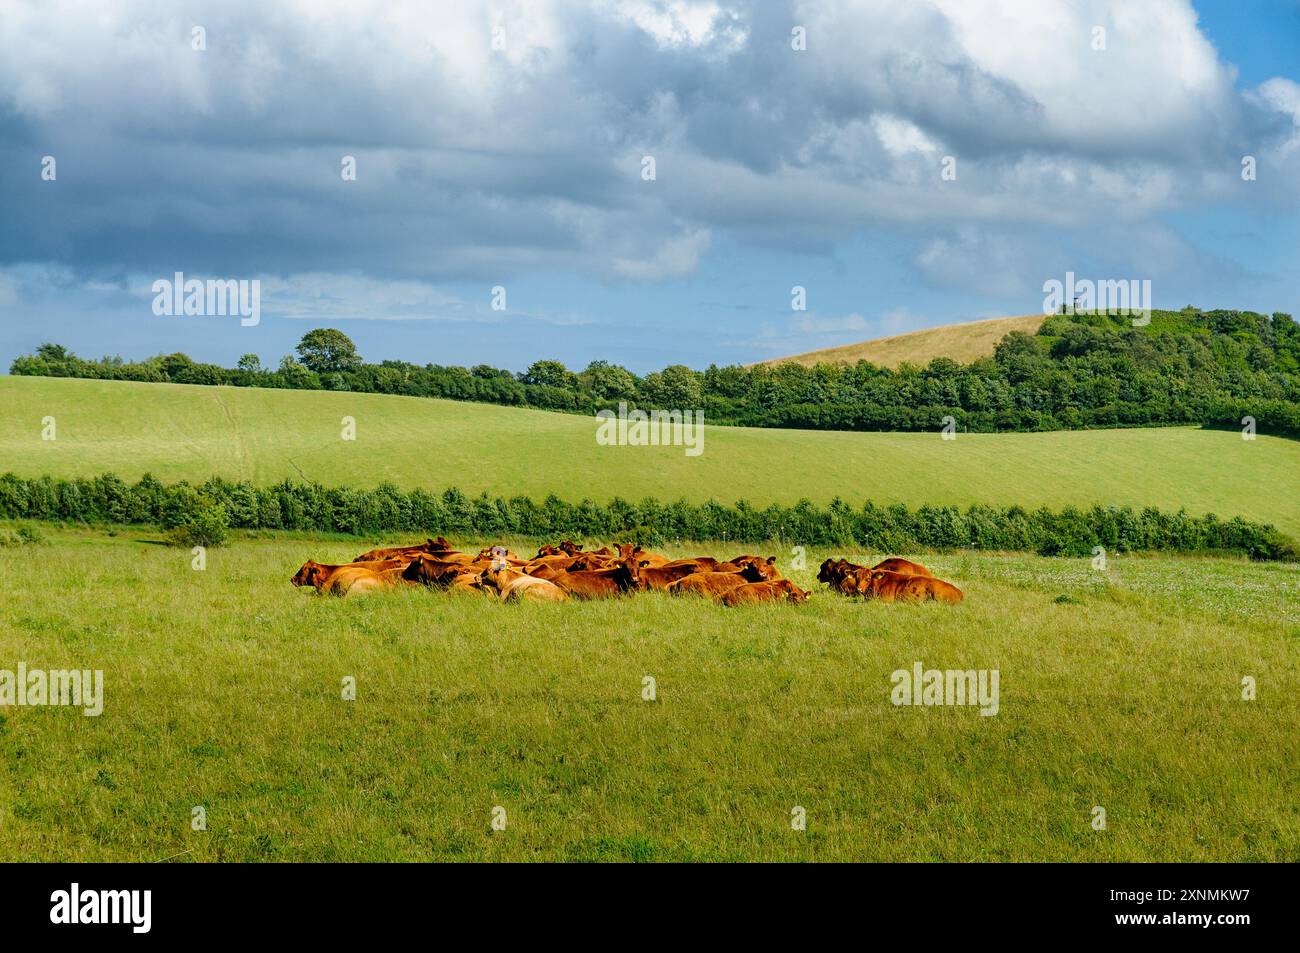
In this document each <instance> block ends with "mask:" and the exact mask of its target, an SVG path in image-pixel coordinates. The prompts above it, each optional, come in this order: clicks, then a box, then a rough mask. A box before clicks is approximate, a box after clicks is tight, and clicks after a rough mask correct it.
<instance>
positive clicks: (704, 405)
mask: <svg viewBox="0 0 1300 953" xmlns="http://www.w3.org/2000/svg"><path fill="white" fill-rule="evenodd" d="M10 372H11V373H13V374H34V375H51V376H58V377H91V378H107V379H122V380H138V381H171V382H174V383H183V384H226V385H233V386H238V387H285V388H300V389H326V390H346V391H359V392H365V393H380V394H405V395H409V396H418V397H441V398H448V399H451V400H468V401H481V402H485V403H493V404H504V405H508V406H526V407H539V408H545V409H550V410H561V411H569V412H575V413H588V414H589V413H594V412H595V411H597V410H600V409H603V408H615V407H617V405H618V404H619V402H621V401H626V402H627V403H628V404H629V405H630V406H632V407H641V408H643V409H647V410H648V409H654V408H660V409H683V410H686V409H699V410H703V411H704V414H705V417H706V419H707V420H709V421H711V422H713V423H726V424H739V425H745V426H756V427H795V428H803V429H820V430H937V429H938V428H939V427H940V426H941V423H942V421H943V420H944V418H945V417H952V418H953V419H954V420H955V422H956V425H957V426H958V427H959V428H960V429H962V430H968V431H978V432H993V431H1031V430H1058V429H1078V428H1084V427H1116V426H1153V425H1164V424H1209V425H1220V426H1230V427H1238V426H1241V424H1242V418H1244V417H1250V418H1253V419H1254V421H1255V425H1256V427H1257V428H1258V430H1259V431H1261V432H1265V433H1269V432H1271V433H1289V434H1296V433H1300V325H1297V324H1296V322H1295V321H1294V320H1293V319H1292V318H1291V316H1290V315H1287V314H1280V313H1279V314H1274V315H1272V317H1268V316H1266V315H1262V314H1256V313H1254V312H1248V311H1210V312H1202V311H1198V310H1196V309H1195V308H1190V307H1189V308H1186V309H1184V310H1183V311H1178V312H1154V313H1153V315H1152V320H1151V323H1150V325H1148V326H1146V327H1141V328H1134V327H1132V325H1131V322H1130V321H1129V320H1128V319H1127V318H1119V317H1108V316H1106V315H1098V314H1088V315H1054V316H1052V317H1050V318H1048V319H1047V320H1046V321H1045V322H1044V324H1043V326H1042V327H1041V329H1040V330H1039V331H1038V333H1037V334H1034V335H1028V334H1024V333H1021V332H1012V333H1011V334H1008V335H1007V336H1006V337H1005V338H1003V339H1002V341H1001V342H1000V343H999V344H998V345H997V347H996V350H995V352H994V354H993V355H992V356H991V357H988V358H984V359H981V360H977V361H974V362H972V363H970V364H958V363H956V362H955V361H952V360H948V359H946V358H936V359H935V360H933V361H931V362H930V363H929V364H928V365H926V366H925V367H923V368H922V367H914V366H910V365H903V366H902V367H899V368H898V369H890V368H883V367H877V366H875V365H872V364H870V363H867V362H865V361H860V362H858V363H857V364H819V365H817V366H814V367H803V366H801V365H798V364H792V363H786V364H782V365H780V366H776V367H741V366H734V365H733V366H729V367H718V366H717V365H710V366H709V367H708V368H707V369H706V370H703V371H695V370H691V369H690V368H688V367H684V366H682V365H674V366H671V367H666V368H664V369H663V370H662V371H656V372H653V373H650V374H646V375H645V376H643V377H642V376H638V375H636V374H633V373H632V372H631V371H629V370H627V369H626V368H624V367H620V366H618V365H616V364H610V363H608V362H606V361H594V362H592V363H591V364H589V365H588V366H587V367H586V368H585V369H584V370H582V371H580V372H574V371H571V370H569V369H568V368H566V367H565V366H564V365H563V364H562V363H560V362H559V361H550V360H543V361H537V362H535V363H534V364H533V365H532V366H530V367H529V368H528V369H527V370H526V371H524V372H522V373H512V372H511V371H508V370H502V369H500V368H494V367H490V366H488V365H485V364H480V365H476V366H474V367H470V368H465V367H451V366H442V365H438V364H426V365H424V366H417V365H415V364H411V363H408V362H405V361H392V360H390V361H383V362H382V363H379V364H368V363H365V362H364V361H363V360H362V359H361V357H360V355H358V354H357V350H356V347H355V345H354V344H353V343H352V341H351V340H349V339H348V338H347V336H346V335H344V334H343V333H342V332H340V331H337V330H334V329H328V328H322V329H317V330H314V331H312V332H310V333H309V334H307V335H306V336H305V337H304V338H303V340H302V343H301V344H299V345H298V348H297V356H296V357H286V358H285V359H284V360H283V361H282V362H281V363H280V366H279V368H278V369H276V370H269V369H267V368H264V367H262V365H261V362H260V359H259V358H258V357H257V356H256V355H251V354H250V355H245V357H244V358H242V359H241V360H240V361H239V363H238V365H237V366H236V367H234V368H223V367H219V366H217V365H215V364H203V363H198V362H195V361H193V360H192V359H191V358H189V357H188V356H186V355H184V354H169V355H163V356H159V357H155V358H150V359H148V360H145V361H140V362H130V363H129V362H125V361H123V360H122V359H121V358H116V357H114V358H103V359H101V360H85V359H82V358H79V357H77V356H76V355H74V354H72V353H71V352H69V351H68V350H67V349H66V348H63V347H61V346H59V345H53V344H47V345H42V346H41V347H40V348H39V349H38V350H37V352H36V354H34V355H29V356H24V357H20V358H18V359H17V360H15V361H14V362H13V365H12V367H11V368H10Z"/></svg>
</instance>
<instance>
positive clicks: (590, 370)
mask: <svg viewBox="0 0 1300 953" xmlns="http://www.w3.org/2000/svg"><path fill="white" fill-rule="evenodd" d="M578 376H579V377H580V378H581V379H583V380H584V381H585V382H586V384H587V387H588V388H589V389H590V390H591V392H592V393H593V394H595V395H596V397H597V398H599V399H601V400H635V399H636V396H637V388H636V378H635V377H633V376H632V373H631V372H630V371H628V370H627V369H626V368H623V367H619V366H618V365H617V364H611V363H609V362H608V361H592V362H591V363H590V364H588V365H587V369H586V370H585V371H583V372H582V373H581V374H580V375H578Z"/></svg>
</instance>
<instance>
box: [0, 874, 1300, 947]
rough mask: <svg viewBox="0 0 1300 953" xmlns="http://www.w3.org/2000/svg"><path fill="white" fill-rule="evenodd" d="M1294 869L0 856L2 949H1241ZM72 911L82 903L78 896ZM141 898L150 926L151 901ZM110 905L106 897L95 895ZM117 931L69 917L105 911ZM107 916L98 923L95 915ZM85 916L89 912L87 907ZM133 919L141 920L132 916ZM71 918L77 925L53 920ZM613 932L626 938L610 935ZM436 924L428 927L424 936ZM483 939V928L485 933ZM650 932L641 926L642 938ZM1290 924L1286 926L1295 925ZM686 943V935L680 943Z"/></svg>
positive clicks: (1285, 918)
mask: <svg viewBox="0 0 1300 953" xmlns="http://www.w3.org/2000/svg"><path fill="white" fill-rule="evenodd" d="M1294 880H1295V868H1294V867H1292V866H1290V865H1254V864H1186V865H1180V864H1147V865H1142V864H1139V865H1113V866H1106V865H1083V864H1024V865H1015V864H1000V865H992V864H980V865H944V864H935V865H922V864H911V865H893V866H890V865H878V864H863V865H825V866H814V867H806V866H805V867H792V866H768V865H763V866H759V865H753V866H741V865H728V866H724V867H708V866H687V867H672V866H659V867H654V868H649V869H638V870H633V869H627V868H625V869H619V870H611V869H609V868H608V867H601V868H600V869H599V870H597V869H596V868H595V867H591V866H577V865H575V866H565V867H556V866H550V865H548V866H547V869H545V870H541V869H539V867H538V866H530V865H508V866H490V865H459V866H447V865H389V864H376V865H360V864H356V865H350V864H329V865H323V864H273V865H214V864H171V865H155V866H147V867H146V866H131V865H115V864H0V918H2V919H0V922H2V923H3V924H4V926H3V931H4V936H5V937H6V939H16V938H18V937H20V936H31V935H39V936H41V937H43V938H44V937H48V938H50V939H57V938H58V936H59V935H60V934H63V935H64V936H65V937H68V936H71V935H73V934H75V935H76V938H77V939H79V940H88V939H100V938H104V939H107V938H109V937H110V936H111V937H113V938H115V939H117V940H118V941H126V942H149V941H151V940H155V939H161V940H174V939H177V938H182V937H185V938H191V937H202V938H203V939H205V940H215V941H220V940H222V939H227V938H229V939H243V938H248V937H255V938H258V939H263V938H268V939H274V938H278V937H280V936H284V937H285V938H291V939H293V940H294V941H296V942H298V943H302V942H304V941H309V940H312V939H316V938H318V939H320V940H322V941H326V942H328V943H330V944H331V945H334V944H337V943H338V942H340V941H342V940H346V939H347V938H349V937H355V938H357V939H358V940H361V939H368V940H370V941H373V940H374V938H375V936H376V931H378V932H379V933H381V934H382V933H385V932H389V931H402V932H410V931H421V932H420V933H417V934H416V935H417V936H420V935H423V936H429V937H436V936H440V935H441V936H447V934H446V930H447V929H448V928H449V927H452V926H456V925H458V924H459V925H461V926H462V927H466V926H467V927H470V928H472V929H474V930H475V933H476V935H483V936H486V935H492V934H495V933H496V932H497V931H498V930H500V929H501V928H502V927H505V928H507V929H509V928H510V927H511V926H514V927H515V928H516V929H523V930H525V931H528V930H529V929H531V930H533V931H534V933H535V935H537V936H538V937H539V938H540V937H542V936H546V935H548V934H549V935H551V936H554V935H555V933H559V934H561V935H565V936H575V935H581V934H585V933H587V932H588V931H589V930H590V931H591V932H592V935H596V936H599V935H601V933H603V934H604V935H605V936H606V937H607V938H608V939H610V940H614V939H615V938H616V937H617V936H619V935H620V934H621V933H622V931H621V930H620V928H619V927H618V924H619V923H622V924H624V928H625V929H626V930H630V931H631V932H630V933H626V934H622V935H624V938H625V939H626V940H627V941H628V942H636V940H635V939H634V938H635V937H636V936H643V937H645V938H647V939H649V937H652V936H654V935H656V934H657V935H658V938H659V939H658V941H657V942H668V940H669V937H670V936H672V935H674V934H669V933H664V932H661V931H664V930H666V928H667V927H668V926H669V925H670V924H672V923H673V922H674V921H676V920H679V919H682V918H683V917H689V919H690V920H691V921H693V922H699V923H701V924H704V925H707V926H711V927H712V928H713V929H711V930H708V931H707V932H710V933H712V932H717V931H721V932H723V933H726V932H735V933H748V932H751V931H752V930H753V929H754V928H757V929H758V930H760V931H762V930H766V929H768V928H769V927H772V926H779V925H780V922H781V921H785V922H786V923H787V924H788V925H789V926H790V927H793V928H796V929H805V930H806V929H808V928H810V927H811V928H815V929H818V931H819V932H820V930H821V929H823V928H829V927H835V928H836V929H837V930H843V929H846V928H847V929H849V930H851V933H850V934H849V935H850V936H856V937H862V938H869V937H878V936H882V935H900V936H904V937H906V936H912V937H914V938H915V939H916V940H918V941H920V940H923V939H924V938H925V937H926V936H931V937H935V938H937V937H939V936H946V937H952V936H954V935H964V936H966V937H968V938H969V939H970V940H971V941H972V942H981V943H982V942H987V941H989V940H995V939H1002V938H1009V937H1019V936H1024V937H1035V938H1036V937H1056V936H1069V937H1074V936H1080V937H1089V936H1100V935H1108V936H1122V935H1124V934H1136V935H1141V936H1145V937H1170V938H1175V939H1176V941H1177V942H1179V943H1183V942H1185V941H1187V940H1189V939H1192V940H1198V939H1199V940H1205V941H1207V942H1211V941H1212V942H1216V943H1219V944H1222V943H1225V942H1226V943H1232V942H1233V941H1234V940H1237V939H1238V938H1244V937H1252V936H1254V937H1258V936H1260V935H1261V934H1263V933H1273V932H1275V931H1281V930H1286V929H1287V927H1288V926H1291V927H1294V925H1295V920H1296V915H1295V912H1294V903H1293V900H1292V897H1293V895H1294V892H1295V891H1294V886H1293V884H1294ZM73 884H76V885H77V886H76V888H75V898H76V901H77V902H76V904H75V906H76V907H77V913H76V914H75V915H74V914H73V913H72V908H73V906H74V903H73V898H74V893H73V891H74V888H73ZM105 891H114V892H117V891H149V894H148V911H149V917H148V927H149V928H148V931H147V932H145V931H142V930H138V929H137V927H139V926H142V925H143V924H141V923H139V922H138V921H142V920H143V919H144V916H143V910H144V899H145V895H144V894H143V892H141V893H135V894H121V893H114V894H112V895H111V896H105V894H104V892H105ZM101 898H102V900H101ZM113 907H117V908H119V909H120V910H121V913H120V914H119V917H118V919H121V920H125V921H127V922H124V923H117V924H112V923H85V922H77V923H75V924H74V923H72V922H70V921H71V920H72V919H74V917H75V919H77V920H78V921H83V920H86V919H95V918H97V917H98V918H101V919H104V918H111V916H112V908H113ZM100 909H104V910H105V911H107V913H106V914H105V915H104V916H100V915H99V914H98V913H97V911H98V910H100ZM83 913H84V915H83ZM133 913H134V919H135V920H136V921H137V922H136V924H135V925H133V924H132V922H131V920H132V914H133ZM56 920H62V921H67V922H57V923H56V922H54V921H56ZM611 927H612V928H614V929H615V930H616V931H619V932H616V933H614V934H610V933H608V932H607V931H608V930H609V929H610V928H611ZM424 931H429V932H424ZM480 931H482V932H480ZM646 931H648V933H647V932H646ZM1288 932H1290V931H1288ZM675 935H677V936H679V937H680V936H682V934H680V933H676V934H675Z"/></svg>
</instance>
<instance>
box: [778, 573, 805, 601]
mask: <svg viewBox="0 0 1300 953" xmlns="http://www.w3.org/2000/svg"><path fill="white" fill-rule="evenodd" d="M777 585H778V586H780V587H781V589H782V590H783V591H784V592H785V594H786V597H787V598H788V599H789V600H790V601H791V602H796V603H799V602H807V601H808V591H807V590H805V589H800V588H799V587H798V586H796V585H795V584H794V583H792V582H791V581H790V580H789V579H782V580H781V581H780V582H778V583H777Z"/></svg>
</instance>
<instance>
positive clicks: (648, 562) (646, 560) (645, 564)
mask: <svg viewBox="0 0 1300 953" xmlns="http://www.w3.org/2000/svg"><path fill="white" fill-rule="evenodd" d="M637 565H638V566H640V567H641V568H642V569H645V567H646V566H649V565H650V560H648V559H643V560H641V561H640V562H639V563H637Z"/></svg>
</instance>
